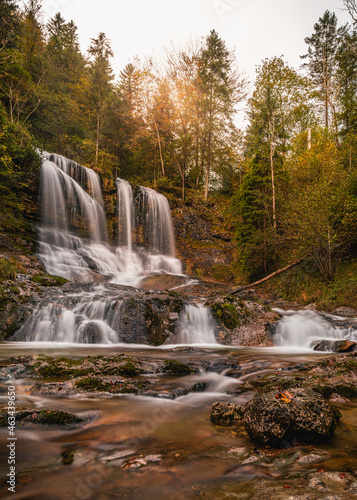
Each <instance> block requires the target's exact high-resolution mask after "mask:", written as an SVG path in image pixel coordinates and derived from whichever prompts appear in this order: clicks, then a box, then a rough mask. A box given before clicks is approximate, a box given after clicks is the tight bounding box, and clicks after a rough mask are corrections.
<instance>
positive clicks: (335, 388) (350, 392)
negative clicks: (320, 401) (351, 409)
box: [311, 383, 357, 398]
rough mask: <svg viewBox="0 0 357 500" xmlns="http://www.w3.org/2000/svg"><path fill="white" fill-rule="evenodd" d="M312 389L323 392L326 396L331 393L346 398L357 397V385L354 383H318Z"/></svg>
mask: <svg viewBox="0 0 357 500" xmlns="http://www.w3.org/2000/svg"><path fill="white" fill-rule="evenodd" d="M311 389H312V390H313V391H315V392H318V393H319V394H321V395H322V396H323V397H324V398H329V397H330V396H331V394H339V395H340V396H342V397H344V398H351V397H352V398H355V397H357V387H356V386H355V385H354V384H348V383H340V384H333V385H328V384H317V385H315V386H313V387H311Z"/></svg>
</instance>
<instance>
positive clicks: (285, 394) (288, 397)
mask: <svg viewBox="0 0 357 500" xmlns="http://www.w3.org/2000/svg"><path fill="white" fill-rule="evenodd" d="M275 397H276V398H277V399H280V401H284V403H291V401H292V399H293V397H294V395H293V394H291V392H289V391H287V390H284V391H279V392H278V394H277V395H276V396H275Z"/></svg>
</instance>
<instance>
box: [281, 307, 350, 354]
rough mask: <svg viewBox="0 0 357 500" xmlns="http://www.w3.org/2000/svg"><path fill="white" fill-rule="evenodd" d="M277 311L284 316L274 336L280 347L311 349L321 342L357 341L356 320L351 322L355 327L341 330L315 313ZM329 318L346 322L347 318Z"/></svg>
mask: <svg viewBox="0 0 357 500" xmlns="http://www.w3.org/2000/svg"><path fill="white" fill-rule="evenodd" d="M276 311H277V312H279V313H280V314H282V319H281V320H280V321H279V322H278V324H277V331H276V334H275V335H274V341H275V343H276V345H278V346H282V347H289V348H304V349H310V348H312V347H313V346H314V345H315V344H316V343H317V342H319V341H321V340H342V339H348V340H352V341H357V321H356V319H353V320H351V321H350V323H355V325H354V326H353V325H352V326H349V327H347V328H344V327H340V328H339V327H337V326H334V325H333V324H331V323H330V322H329V321H327V319H326V318H325V317H324V316H323V315H321V314H319V313H318V312H315V311H308V310H301V311H282V310H280V309H276ZM325 316H327V315H325ZM327 317H329V318H330V319H331V320H335V321H338V320H341V321H346V318H342V317H338V316H332V315H330V316H327Z"/></svg>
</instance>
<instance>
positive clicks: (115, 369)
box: [102, 361, 141, 377]
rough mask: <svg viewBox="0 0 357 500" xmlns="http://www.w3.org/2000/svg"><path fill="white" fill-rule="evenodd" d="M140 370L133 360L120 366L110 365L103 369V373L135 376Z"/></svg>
mask: <svg viewBox="0 0 357 500" xmlns="http://www.w3.org/2000/svg"><path fill="white" fill-rule="evenodd" d="M140 372H141V370H139V368H138V367H137V366H136V365H135V364H134V363H132V362H131V361H127V362H126V363H125V364H124V365H120V366H115V365H114V366H112V365H108V366H106V367H104V369H103V370H102V373H103V374H105V375H122V376H124V377H130V376H135V375H138V374H139V373H140Z"/></svg>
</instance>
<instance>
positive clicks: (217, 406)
mask: <svg viewBox="0 0 357 500" xmlns="http://www.w3.org/2000/svg"><path fill="white" fill-rule="evenodd" d="M243 413H244V408H243V407H242V406H239V405H236V404H234V403H227V402H224V401H216V402H215V403H213V406H212V409H211V415H210V419H211V422H213V423H214V424H218V425H227V426H228V425H233V424H235V423H237V422H241V421H242V420H243Z"/></svg>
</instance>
